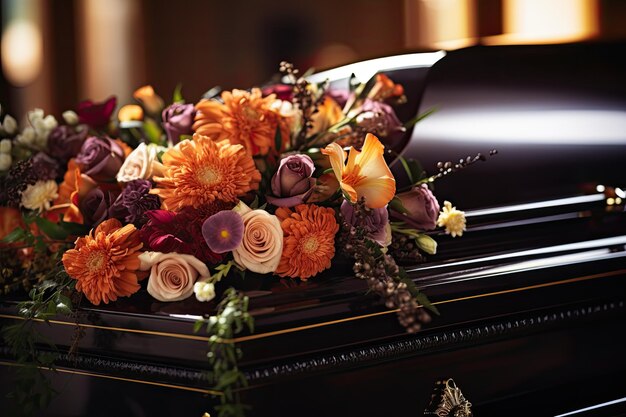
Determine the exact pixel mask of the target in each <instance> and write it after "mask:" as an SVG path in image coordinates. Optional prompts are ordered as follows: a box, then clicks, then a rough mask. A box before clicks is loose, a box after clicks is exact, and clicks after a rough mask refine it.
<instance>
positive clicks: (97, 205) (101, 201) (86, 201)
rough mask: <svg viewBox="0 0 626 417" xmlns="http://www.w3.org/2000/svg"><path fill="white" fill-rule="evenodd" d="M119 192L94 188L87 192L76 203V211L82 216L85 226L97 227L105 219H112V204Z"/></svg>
mask: <svg viewBox="0 0 626 417" xmlns="http://www.w3.org/2000/svg"><path fill="white" fill-rule="evenodd" d="M118 195H119V190H107V189H103V188H102V187H96V188H94V189H93V190H91V191H89V192H88V193H87V195H85V197H83V198H81V199H80V201H79V203H78V209H79V210H80V212H81V213H82V215H83V218H84V220H85V224H86V225H89V226H94V227H95V226H97V225H99V224H100V223H102V222H103V221H105V220H106V219H109V218H111V217H114V216H113V215H112V214H113V213H112V211H111V207H112V206H113V202H114V201H115V200H116V199H117V197H118Z"/></svg>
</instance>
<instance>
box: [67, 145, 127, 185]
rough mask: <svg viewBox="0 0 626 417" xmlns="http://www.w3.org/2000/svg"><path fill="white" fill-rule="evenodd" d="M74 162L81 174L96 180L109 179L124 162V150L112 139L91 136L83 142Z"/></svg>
mask: <svg viewBox="0 0 626 417" xmlns="http://www.w3.org/2000/svg"><path fill="white" fill-rule="evenodd" d="M76 162H77V163H78V164H79V165H81V172H82V173H83V174H86V175H89V176H90V177H91V178H93V179H95V180H96V181H110V180H111V179H113V178H115V175H117V172H118V171H119V170H120V167H121V166H122V163H123V162H124V150H123V149H122V147H121V146H120V144H119V143H117V142H116V141H114V140H113V139H110V138H106V137H103V138H99V137H96V136H91V137H89V138H87V140H85V142H84V143H83V146H82V147H81V149H80V152H79V154H78V155H77V156H76Z"/></svg>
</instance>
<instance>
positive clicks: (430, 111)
mask: <svg viewBox="0 0 626 417" xmlns="http://www.w3.org/2000/svg"><path fill="white" fill-rule="evenodd" d="M436 111H437V108H436V107H433V108H431V109H428V110H426V111H425V112H424V113H422V114H418V115H417V116H415V117H414V118H412V119H410V120H409V121H408V122H406V123H405V124H404V127H405V129H409V128H411V127H413V126H415V125H416V124H417V123H419V122H420V121H422V120H424V119H425V118H427V117H428V116H430V115H431V114H433V113H434V112H436Z"/></svg>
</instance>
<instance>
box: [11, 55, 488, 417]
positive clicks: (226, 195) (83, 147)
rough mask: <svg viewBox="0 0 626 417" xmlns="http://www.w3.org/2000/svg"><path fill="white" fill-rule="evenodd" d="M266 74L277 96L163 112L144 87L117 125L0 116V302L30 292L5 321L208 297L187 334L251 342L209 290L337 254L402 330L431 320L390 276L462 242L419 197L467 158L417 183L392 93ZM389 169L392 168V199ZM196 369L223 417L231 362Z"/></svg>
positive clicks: (397, 89) (451, 217) (103, 114)
mask: <svg viewBox="0 0 626 417" xmlns="http://www.w3.org/2000/svg"><path fill="white" fill-rule="evenodd" d="M280 70H281V74H282V77H281V82H280V83H277V84H273V85H269V86H267V87H265V88H252V89H251V90H232V91H223V92H216V91H215V90H211V92H210V93H208V94H206V95H205V97H204V98H202V99H201V100H200V101H199V102H197V103H194V104H191V103H186V102H185V101H184V99H183V97H182V94H181V91H180V88H177V90H176V91H175V93H174V98H173V103H172V104H170V105H167V106H166V105H165V103H164V100H163V99H162V98H161V97H159V96H158V95H157V94H156V93H155V92H154V90H153V89H152V87H150V86H146V87H142V88H140V89H138V90H137V91H135V93H134V98H135V99H136V100H137V103H135V104H128V105H125V106H123V107H121V108H120V109H119V110H118V111H117V113H115V109H116V106H117V103H116V98H115V97H111V98H109V99H108V100H106V101H105V102H102V103H93V102H90V101H87V102H83V103H81V104H80V105H79V106H78V108H77V109H75V111H66V112H64V113H63V115H62V121H57V120H56V119H55V118H54V117H53V116H52V115H45V114H44V112H43V111H42V110H34V111H32V112H30V113H29V114H28V117H27V120H26V122H25V124H24V125H23V126H22V127H21V129H20V128H19V127H18V124H17V123H16V120H15V119H14V118H12V117H11V116H9V115H6V116H5V117H4V119H3V122H2V125H1V128H0V133H1V134H2V138H3V139H2V141H1V142H0V213H1V215H0V222H1V223H0V238H2V239H3V240H2V243H0V249H1V250H2V252H3V253H4V254H3V259H6V260H7V261H6V262H5V261H4V260H3V268H2V273H1V275H0V280H2V283H3V285H4V291H5V292H9V291H15V290H19V289H20V288H22V287H23V288H25V289H26V290H29V291H30V300H29V301H27V302H25V303H23V304H22V306H21V310H20V311H21V314H22V315H23V316H25V317H27V318H43V319H47V318H49V317H51V315H53V314H58V313H69V312H71V311H72V310H74V309H75V306H76V305H77V304H78V303H80V302H85V301H84V300H83V298H84V299H86V300H87V301H88V302H89V303H91V304H93V305H99V304H100V303H110V302H114V301H115V300H117V299H118V298H120V297H131V296H132V295H133V294H135V293H136V292H138V291H140V289H141V288H142V287H145V288H146V289H147V292H148V293H149V294H150V295H151V296H152V297H154V298H155V299H157V300H159V301H161V302H174V301H179V300H183V299H187V298H189V297H195V298H196V299H197V300H198V301H200V302H208V301H211V300H213V299H214V298H215V297H216V296H217V294H219V293H223V294H224V298H223V299H222V301H221V302H220V304H218V305H217V306H218V307H217V309H216V308H215V305H213V307H212V311H217V314H222V316H224V315H226V316H228V317H226V318H227V320H220V323H222V322H227V323H228V326H224V327H223V328H220V327H219V326H218V325H216V323H217V321H216V320H215V316H214V317H208V318H207V319H206V320H204V321H201V322H199V323H197V326H196V329H195V330H196V331H198V330H199V329H200V328H201V327H202V326H204V325H206V326H207V329H208V331H209V332H211V333H212V334H216V335H217V336H216V337H222V338H224V339H225V338H230V337H225V336H224V335H232V333H233V331H235V330H233V329H236V331H241V330H242V328H243V327H245V326H244V324H245V325H247V326H248V327H249V330H250V331H251V330H252V318H251V317H250V316H249V315H248V314H247V298H246V297H245V295H244V294H240V293H238V292H236V291H235V290H234V289H228V290H227V291H225V289H226V288H228V287H229V285H228V277H229V274H232V273H244V272H247V271H249V272H253V273H257V274H266V279H296V280H302V281H305V280H309V279H318V277H319V275H320V273H321V272H322V271H324V270H326V269H328V268H330V267H331V265H333V260H334V259H335V258H336V257H338V256H343V257H346V258H348V259H352V260H353V270H354V273H355V276H356V277H357V278H360V279H363V280H365V281H366V282H367V284H368V286H369V288H370V289H371V290H372V291H373V292H375V293H376V294H379V295H380V296H381V297H382V298H383V300H384V303H385V305H386V306H387V307H388V308H390V309H398V316H399V321H400V323H401V324H402V325H403V326H405V327H406V329H407V330H408V331H409V332H414V331H417V330H419V328H420V326H421V324H422V323H424V322H426V321H428V320H429V315H428V314H427V313H426V311H425V310H424V309H423V307H427V308H429V309H431V310H432V311H435V312H436V309H435V308H434V307H432V306H431V305H430V303H429V302H428V299H427V298H426V297H425V296H424V295H423V294H421V293H420V292H419V291H418V290H417V288H415V286H414V285H413V283H412V281H410V280H409V279H408V278H407V276H406V273H405V272H404V270H403V268H402V267H401V266H400V265H399V263H401V262H406V261H409V262H412V263H415V262H417V261H420V260H421V259H422V258H423V256H425V255H428V254H434V253H435V252H436V248H437V244H436V242H435V241H434V240H433V239H432V237H431V236H430V235H429V234H427V233H426V232H428V231H431V230H434V229H435V228H437V227H440V228H443V230H445V233H448V234H450V235H451V236H453V237H455V236H461V235H462V234H463V231H464V230H465V217H464V213H463V212H462V211H459V210H457V209H456V208H455V207H453V206H452V205H451V203H450V202H447V201H446V202H444V204H443V209H442V208H441V207H440V205H439V202H438V201H437V199H436V198H435V196H434V195H433V193H432V191H431V184H432V183H433V181H434V180H436V179H437V178H439V177H441V176H443V175H445V174H447V173H449V172H451V171H453V170H456V169H459V168H462V167H464V166H466V165H468V164H471V163H473V162H475V161H477V160H479V159H482V156H480V155H478V156H476V157H475V158H467V160H461V161H460V163H455V164H453V163H451V162H447V163H445V164H444V163H442V164H440V165H439V167H438V169H439V172H438V173H437V174H435V175H433V176H428V175H427V174H426V173H425V172H423V170H422V169H421V167H420V166H419V164H418V163H417V161H412V160H405V159H404V158H402V157H400V156H399V155H396V154H393V152H392V151H391V149H390V146H389V144H391V143H394V142H396V141H398V139H399V138H401V137H402V135H403V134H404V132H405V130H406V127H407V126H411V125H412V124H413V123H415V122H417V121H418V120H419V119H420V118H421V117H423V115H422V116H419V117H417V118H416V119H414V120H411V121H409V122H408V123H407V124H406V125H404V126H403V125H402V124H401V122H400V121H399V120H398V118H397V116H396V114H395V111H394V107H396V106H399V105H402V104H403V102H404V101H405V100H406V98H405V96H404V92H403V87H402V86H401V85H399V84H396V83H394V82H393V81H392V80H391V79H389V78H388V77H387V76H385V75H383V74H378V75H376V76H375V77H374V78H373V79H372V80H369V81H367V82H365V83H357V82H355V81H354V80H351V82H350V86H351V87H350V90H349V91H336V90H332V89H329V88H328V87H327V84H326V83H321V84H313V83H310V82H308V81H307V78H306V77H302V76H300V75H299V73H298V71H297V70H296V69H294V67H293V66H292V65H290V64H288V63H282V64H281V66H280ZM114 116H116V117H114ZM386 158H387V159H386ZM389 159H399V160H400V161H401V163H402V165H403V166H404V168H405V170H406V175H407V177H408V179H409V182H410V185H409V186H408V187H406V188H405V189H402V190H399V189H397V187H396V181H395V179H394V176H393V174H392V172H391V170H390V168H389V166H388V163H387V160H389ZM8 253H11V256H5V255H6V254H8ZM220 281H222V284H220V285H217V284H218V282H220ZM216 285H217V286H216ZM220 288H221V290H220ZM81 300H82V301H81ZM51 303H52V304H54V306H53V307H50V306H49V305H50V304H51ZM235 307H236V308H235ZM13 336H14V337H15V334H13ZM15 344H16V342H15V340H14V341H13V345H15ZM211 349H212V352H216V349H218V350H219V349H223V347H219V348H218V347H215V346H213V347H211ZM218 353H219V352H218ZM217 356H218V357H219V355H217ZM238 356H240V352H239V351H236V354H229V355H228V357H229V358H232V357H238ZM209 357H211V355H209ZM213 357H214V359H213V362H212V363H211V365H212V369H213V372H214V374H213V375H212V376H211V378H213V379H212V381H213V382H214V384H215V385H217V386H219V388H220V389H222V390H224V391H225V393H226V394H227V395H225V396H224V397H225V398H226V399H225V400H223V401H224V403H223V404H222V407H223V408H222V409H221V410H220V413H221V415H237V414H238V413H240V412H241V409H240V408H239V407H238V405H233V403H236V402H237V401H236V398H235V396H236V394H235V393H234V387H236V386H237V384H242V383H244V381H237V378H235V381H232V382H230V383H223V382H224V381H222V379H223V378H224V375H225V374H227V373H228V372H232V371H233V369H234V370H236V361H234V362H233V361H231V362H232V363H230V364H228V363H225V361H219V358H218V359H215V358H216V356H215V355H213ZM28 360H30V361H36V360H37V355H36V353H32V354H31V355H30V356H29V357H28ZM230 379H233V378H230Z"/></svg>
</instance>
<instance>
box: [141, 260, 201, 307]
mask: <svg viewBox="0 0 626 417" xmlns="http://www.w3.org/2000/svg"><path fill="white" fill-rule="evenodd" d="M139 261H140V262H141V265H140V266H139V270H141V271H147V270H150V278H148V293H149V294H150V295H151V296H153V297H154V298H156V299H157V300H159V301H180V300H184V299H186V298H188V297H189V296H190V295H192V294H193V286H194V284H195V283H196V281H198V280H206V279H208V278H209V277H210V276H211V273H210V272H209V268H207V266H206V265H205V264H204V263H203V262H202V261H200V260H198V258H196V257H195V256H193V255H186V254H180V253H176V252H171V253H161V252H144V253H142V254H141V255H139Z"/></svg>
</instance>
